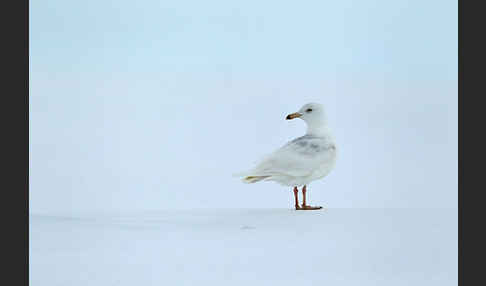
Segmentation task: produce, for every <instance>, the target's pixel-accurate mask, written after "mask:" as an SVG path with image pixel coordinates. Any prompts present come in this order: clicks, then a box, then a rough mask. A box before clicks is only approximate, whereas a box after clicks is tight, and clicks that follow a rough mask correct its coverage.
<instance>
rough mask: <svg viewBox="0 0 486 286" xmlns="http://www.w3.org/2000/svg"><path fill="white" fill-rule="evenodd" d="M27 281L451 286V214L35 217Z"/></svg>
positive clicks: (45, 284) (224, 212) (51, 285)
mask: <svg viewBox="0 0 486 286" xmlns="http://www.w3.org/2000/svg"><path fill="white" fill-rule="evenodd" d="M30 285H32V286H40V285H42V286H57V285H59V286H68V285H82V286H88V285H89V286H95V285H96V286H97V285H100V286H109V285H130V286H134V285H143V286H149V285H158V286H160V285H294V286H295V285H332V286H335V285H386V286H390V285H394V286H395V285H407V286H409V285H414V286H417V285H427V286H430V285H440V286H447V285H457V210H455V209H327V210H321V211H307V212H306V211H302V212H297V211H294V210H290V209H234V210H231V209H215V210H192V211H187V210H184V211H183V210H181V211H160V212H150V213H126V214H112V215H106V214H105V215H82V216H77V217H63V216H47V215H31V217H30Z"/></svg>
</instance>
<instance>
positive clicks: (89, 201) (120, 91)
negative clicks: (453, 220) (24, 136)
mask: <svg viewBox="0 0 486 286" xmlns="http://www.w3.org/2000/svg"><path fill="white" fill-rule="evenodd" d="M309 101H318V102H321V103H323V104H324V105H325V106H326V109H327V111H328V113H329V119H330V125H331V127H332V128H333V130H334V131H335V136H336V139H337V141H338V143H339V144H340V146H341V150H340V152H341V153H340V157H339V160H338V163H337V166H336V170H335V171H333V173H331V174H330V175H329V177H328V178H325V179H324V180H323V181H320V182H315V183H313V184H311V186H310V188H309V194H310V197H311V199H312V202H315V203H316V204H323V205H325V206H328V207H428V206H432V207H455V205H456V202H457V198H456V197H457V196H456V192H457V1H102V0H101V1H93V0H88V1H82V2H79V1H54V0H48V1H39V0H34V1H31V2H30V114H31V116H30V120H31V121H30V135H31V137H30V192H31V193H30V194H31V202H30V204H31V211H33V212H71V211H99V210H136V209H164V208H191V207H198V208H204V207H218V206H226V207H291V193H290V190H286V189H283V187H281V186H278V185H274V184H271V183H263V184H257V185H243V184H241V183H240V182H239V181H238V180H236V179H234V178H232V177H231V174H232V173H233V172H237V171H241V170H245V169H248V168H249V167H251V166H252V165H251V163H252V162H253V161H256V160H257V159H259V157H260V156H261V155H263V154H265V153H268V152H270V151H272V150H273V149H275V148H278V147H280V146H281V145H283V144H284V143H285V142H286V140H290V139H292V138H293V137H296V136H299V135H301V134H302V133H303V132H304V130H305V129H304V125H303V122H292V123H290V122H286V121H285V120H283V118H284V116H285V115H286V114H287V113H289V112H293V111H295V110H297V109H299V108H300V106H301V105H303V104H305V103H307V102H309Z"/></svg>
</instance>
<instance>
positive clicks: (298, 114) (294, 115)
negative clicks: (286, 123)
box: [285, 112, 302, 120]
mask: <svg viewBox="0 0 486 286" xmlns="http://www.w3.org/2000/svg"><path fill="white" fill-rule="evenodd" d="M301 116H302V113H298V112H295V113H292V114H289V115H287V117H286V118H285V119H287V120H290V119H294V118H298V117H301Z"/></svg>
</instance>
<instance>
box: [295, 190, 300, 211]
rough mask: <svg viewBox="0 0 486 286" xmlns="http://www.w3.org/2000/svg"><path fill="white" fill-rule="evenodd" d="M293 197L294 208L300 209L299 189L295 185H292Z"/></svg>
mask: <svg viewBox="0 0 486 286" xmlns="http://www.w3.org/2000/svg"><path fill="white" fill-rule="evenodd" d="M294 198H295V209H296V210H300V209H301V208H300V206H299V189H297V187H294Z"/></svg>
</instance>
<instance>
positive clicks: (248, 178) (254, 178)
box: [233, 171, 271, 184]
mask: <svg viewBox="0 0 486 286" xmlns="http://www.w3.org/2000/svg"><path fill="white" fill-rule="evenodd" d="M251 173H252V172H251V171H250V172H241V173H236V174H233V177H240V178H241V180H242V181H243V183H245V184H253V183H256V182H259V181H261V180H265V179H267V178H270V177H271V176H269V175H252V174H251Z"/></svg>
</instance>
